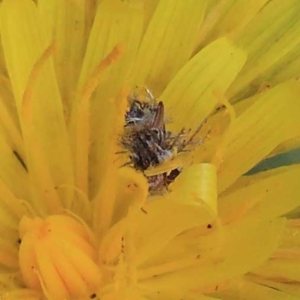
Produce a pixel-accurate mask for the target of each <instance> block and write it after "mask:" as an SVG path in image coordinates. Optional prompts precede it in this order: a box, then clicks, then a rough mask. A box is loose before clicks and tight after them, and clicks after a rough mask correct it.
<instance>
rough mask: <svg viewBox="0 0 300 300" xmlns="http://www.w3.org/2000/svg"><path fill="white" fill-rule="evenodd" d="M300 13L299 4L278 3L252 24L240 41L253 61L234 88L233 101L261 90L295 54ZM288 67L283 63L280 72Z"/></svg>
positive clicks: (291, 0) (293, 0)
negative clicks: (276, 65)
mask: <svg viewBox="0 0 300 300" xmlns="http://www.w3.org/2000/svg"><path fill="white" fill-rule="evenodd" d="M299 13H300V6H299V2H298V1H297V0H287V1H281V0H275V1H272V2H270V3H269V4H268V5H266V6H265V7H264V9H262V11H261V12H260V13H259V14H257V17H256V18H254V19H253V20H252V22H251V23H250V24H249V26H248V27H247V28H246V29H245V30H244V31H243V34H242V35H241V36H240V38H239V39H238V41H237V43H238V45H239V46H240V47H242V48H243V49H246V50H247V52H248V53H249V59H248V61H247V64H246V65H245V68H244V69H243V71H242V72H241V74H240V75H239V77H238V78H237V80H236V81H235V82H234V83H233V85H232V86H231V88H230V90H229V96H230V97H232V96H234V97H235V98H234V99H236V98H240V97H241V96H244V95H245V94H246V95H247V94H249V93H251V92H252V93H253V91H255V89H256V90H258V88H259V85H260V84H261V82H262V81H264V80H268V78H269V77H272V74H270V73H269V70H270V68H272V67H273V65H275V64H277V63H278V62H279V61H280V60H281V59H282V58H283V57H284V56H289V55H290V52H291V51H294V50H293V49H294V47H296V46H297V45H298V44H299V42H300V35H299V30H300V19H299ZM297 53H298V52H297ZM284 67H285V65H284V64H281V63H280V64H279V65H278V67H277V71H278V72H280V71H281V69H283V68H284Z"/></svg>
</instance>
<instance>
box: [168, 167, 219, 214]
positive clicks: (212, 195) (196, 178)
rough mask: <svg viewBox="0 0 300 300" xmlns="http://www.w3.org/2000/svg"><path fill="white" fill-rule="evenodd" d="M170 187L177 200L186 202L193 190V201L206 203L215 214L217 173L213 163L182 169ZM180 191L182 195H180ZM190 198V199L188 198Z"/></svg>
mask: <svg viewBox="0 0 300 300" xmlns="http://www.w3.org/2000/svg"><path fill="white" fill-rule="evenodd" d="M170 189H171V190H172V191H173V192H174V194H176V198H177V201H182V202H183V203H187V200H188V199H189V194H190V193H191V191H193V192H192V193H193V195H194V198H195V199H194V201H195V200H196V201H197V200H198V201H199V202H200V203H201V201H202V203H204V204H205V205H207V207H208V209H209V210H210V211H211V213H212V214H213V215H215V216H217V213H218V212H217V174H216V167H215V165H213V164H195V165H192V166H191V167H188V168H186V169H184V170H183V171H182V172H181V173H180V176H179V177H178V178H177V179H176V180H175V182H174V184H172V185H171V186H170ZM181 193H182V195H180V194H181ZM190 200H192V199H190Z"/></svg>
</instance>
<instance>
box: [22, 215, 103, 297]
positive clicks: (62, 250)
mask: <svg viewBox="0 0 300 300" xmlns="http://www.w3.org/2000/svg"><path fill="white" fill-rule="evenodd" d="M19 232H20V237H21V240H22V242H21V245H20V250H19V263H20V269H21V273H22V276H23V280H24V282H25V284H26V285H27V287H29V288H31V289H33V290H36V291H39V292H42V293H44V294H45V295H46V296H47V297H48V298H50V299H70V298H72V299H76V298H81V297H86V296H89V295H93V294H95V293H96V292H97V290H99V287H100V286H101V284H102V274H101V271H100V268H99V266H98V265H97V250H96V248H95V245H94V241H93V236H92V234H91V233H90V232H89V230H88V228H87V227H86V226H84V225H83V224H81V223H80V222H79V221H77V220H75V219H73V218H72V217H69V216H65V215H52V216H49V217H47V218H45V219H42V218H39V217H35V218H29V217H26V216H25V217H23V218H22V220H21V222H20V225H19Z"/></svg>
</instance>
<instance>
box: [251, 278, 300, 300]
mask: <svg viewBox="0 0 300 300" xmlns="http://www.w3.org/2000/svg"><path fill="white" fill-rule="evenodd" d="M246 278H247V279H248V280H249V281H253V282H255V283H258V284H260V285H261V286H266V287H270V288H272V290H274V289H275V290H278V291H281V292H283V293H284V294H283V296H284V297H293V296H296V297H297V298H294V297H293V298H292V299H293V300H296V299H299V297H300V289H299V284H295V283H288V282H287V283H283V282H277V281H273V280H268V279H266V278H264V277H260V276H256V275H254V274H249V275H247V276H246ZM256 299H257V298H256ZM272 299H273V298H272ZM275 299H276V298H275ZM283 299H284V300H285V299H289V298H283Z"/></svg>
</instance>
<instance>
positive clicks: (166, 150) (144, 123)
mask: <svg viewBox="0 0 300 300" xmlns="http://www.w3.org/2000/svg"><path fill="white" fill-rule="evenodd" d="M146 93H147V97H145V99H144V101H142V100H140V99H139V97H137V96H135V95H132V94H131V95H129V99H128V100H129V104H130V106H129V110H128V111H127V112H126V114H125V127H124V134H123V136H122V145H123V147H124V148H125V149H127V150H128V151H129V152H130V164H131V165H133V167H134V168H135V169H136V170H139V171H141V172H145V171H146V170H148V169H149V168H153V167H156V166H158V165H160V164H162V163H164V162H167V161H168V160H170V159H172V158H173V157H174V156H175V155H176V152H183V151H185V149H186V147H187V146H190V145H191V144H192V140H193V138H194V137H195V135H196V134H198V132H199V130H200V129H199V130H198V129H197V130H196V132H195V133H194V134H193V135H192V136H191V137H190V138H189V139H187V140H186V139H185V136H186V131H185V130H183V129H182V130H181V131H180V132H179V133H178V134H173V133H172V132H170V131H168V130H166V121H165V111H164V104H163V102H162V101H157V100H156V99H155V98H154V96H153V95H152V93H151V91H150V90H149V89H146ZM199 128H201V126H200V127H199ZM188 133H189V131H188ZM175 149H177V150H178V151H175ZM180 172H181V169H179V168H176V169H174V170H172V171H171V172H169V173H161V174H156V175H153V176H146V175H145V176H146V177H147V180H148V183H149V191H150V193H152V194H153V193H156V192H160V191H162V190H163V189H165V188H168V185H169V184H170V183H172V182H173V181H174V180H175V179H176V177H177V176H178V175H179V174H180Z"/></svg>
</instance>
